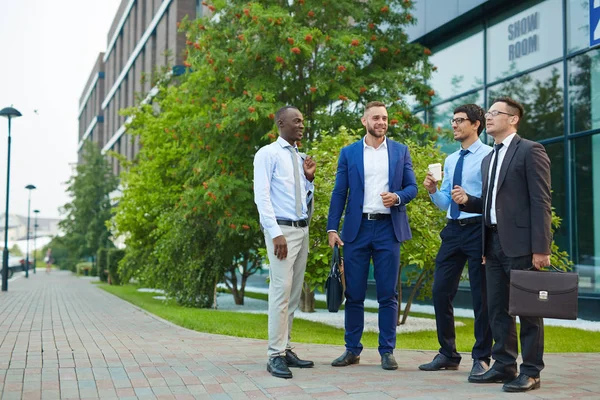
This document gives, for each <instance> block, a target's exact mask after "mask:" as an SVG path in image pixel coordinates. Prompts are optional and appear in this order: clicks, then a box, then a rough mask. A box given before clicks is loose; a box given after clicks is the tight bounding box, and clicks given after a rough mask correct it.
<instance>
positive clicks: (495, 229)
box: [485, 225, 498, 233]
mask: <svg viewBox="0 0 600 400" xmlns="http://www.w3.org/2000/svg"><path fill="white" fill-rule="evenodd" d="M485 227H486V228H487V229H489V230H490V231H492V232H496V233H498V225H486V226H485Z"/></svg>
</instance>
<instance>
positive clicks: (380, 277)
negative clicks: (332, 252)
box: [344, 219, 400, 355]
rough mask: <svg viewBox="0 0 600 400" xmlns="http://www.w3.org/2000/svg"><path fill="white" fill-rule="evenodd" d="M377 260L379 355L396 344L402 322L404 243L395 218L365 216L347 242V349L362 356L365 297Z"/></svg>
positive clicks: (390, 350) (345, 264)
mask: <svg viewBox="0 0 600 400" xmlns="http://www.w3.org/2000/svg"><path fill="white" fill-rule="evenodd" d="M371 259H372V260H373V266H374V272H375V283H376V285H377V302H378V303H379V316H378V318H379V348H378V350H379V354H382V355H383V354H384V353H389V352H393V350H394V348H395V347H396V325H397V321H398V290H397V282H398V271H399V265H400V242H398V241H397V240H396V236H395V235H394V228H393V226H392V220H391V219H385V220H378V221H369V220H367V219H363V220H362V222H361V225H360V230H359V232H358V235H357V237H356V239H355V240H354V241H353V242H345V243H344V274H345V275H346V293H345V294H346V308H345V319H346V320H345V329H346V334H345V341H346V349H347V350H348V351H350V352H352V353H354V354H356V355H359V354H360V353H361V351H362V349H363V346H362V344H361V342H360V340H361V338H362V333H363V329H364V325H365V306H364V302H365V296H366V293H367V278H368V275H369V265H370V262H371Z"/></svg>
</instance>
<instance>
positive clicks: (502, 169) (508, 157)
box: [496, 135, 521, 192]
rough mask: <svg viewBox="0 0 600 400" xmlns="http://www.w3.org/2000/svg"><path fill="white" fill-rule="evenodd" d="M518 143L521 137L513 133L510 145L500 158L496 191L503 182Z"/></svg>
mask: <svg viewBox="0 0 600 400" xmlns="http://www.w3.org/2000/svg"><path fill="white" fill-rule="evenodd" d="M519 143H521V137H520V136H519V135H515V137H514V138H513V140H512V142H511V143H510V146H508V149H507V150H506V154H505V155H504V159H503V160H502V166H501V167H500V174H499V175H498V186H497V187H496V192H497V191H498V190H500V188H501V187H502V182H504V178H506V172H507V171H508V167H509V165H510V161H511V160H512V158H513V157H514V155H515V153H516V152H517V148H518V147H519Z"/></svg>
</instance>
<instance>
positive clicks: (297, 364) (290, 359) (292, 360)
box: [284, 350, 315, 368]
mask: <svg viewBox="0 0 600 400" xmlns="http://www.w3.org/2000/svg"><path fill="white" fill-rule="evenodd" d="M284 358H285V362H286V364H287V366H288V367H292V368H312V367H314V366H315V363H314V362H312V361H308V360H301V359H299V358H298V356H297V355H296V353H294V352H293V351H291V350H286V351H285V356H284Z"/></svg>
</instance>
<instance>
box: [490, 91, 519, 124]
mask: <svg viewBox="0 0 600 400" xmlns="http://www.w3.org/2000/svg"><path fill="white" fill-rule="evenodd" d="M494 103H505V104H506V105H507V106H508V109H509V111H510V112H511V113H513V114H515V115H516V116H517V117H519V121H518V122H517V128H518V127H519V124H520V123H521V120H522V119H523V117H524V114H525V109H524V108H523V105H522V104H521V103H519V102H518V101H516V100H515V99H513V98H511V97H508V96H502V97H496V98H495V99H494V101H492V104H494Z"/></svg>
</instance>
